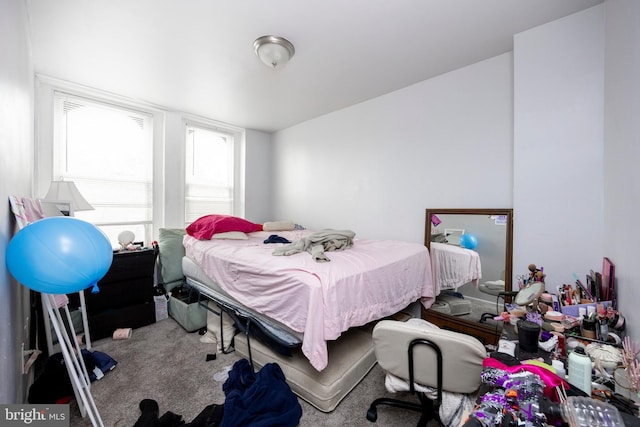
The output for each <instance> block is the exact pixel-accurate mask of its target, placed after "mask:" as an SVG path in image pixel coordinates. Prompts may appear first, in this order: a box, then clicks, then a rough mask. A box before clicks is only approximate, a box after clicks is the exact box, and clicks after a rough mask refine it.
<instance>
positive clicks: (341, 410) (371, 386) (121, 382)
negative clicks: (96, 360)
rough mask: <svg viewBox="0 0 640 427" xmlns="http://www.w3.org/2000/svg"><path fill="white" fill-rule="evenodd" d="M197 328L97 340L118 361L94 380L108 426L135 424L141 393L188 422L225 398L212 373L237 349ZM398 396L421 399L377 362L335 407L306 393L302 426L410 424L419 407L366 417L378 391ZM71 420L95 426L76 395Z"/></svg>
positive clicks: (153, 328) (159, 328)
mask: <svg viewBox="0 0 640 427" xmlns="http://www.w3.org/2000/svg"><path fill="white" fill-rule="evenodd" d="M199 338H200V336H199V335H198V334H197V333H187V332H185V330H184V329H182V328H181V327H180V325H179V324H178V323H176V322H175V321H174V320H173V319H170V318H169V319H165V320H162V321H160V322H157V323H155V324H152V325H149V326H145V327H143V328H139V329H135V330H134V331H133V334H132V336H131V338H130V339H128V340H112V339H111V338H106V339H103V340H99V341H96V342H95V343H93V347H92V350H97V351H101V352H104V353H106V354H108V355H109V356H111V357H112V358H114V359H115V360H116V361H117V362H118V365H117V366H116V368H115V369H114V370H113V371H111V372H110V373H108V374H107V375H106V376H105V377H104V378H102V379H101V380H98V381H96V382H94V383H92V384H91V394H92V396H93V399H94V401H95V403H96V406H97V408H98V411H99V413H100V417H101V418H102V421H103V423H104V425H105V426H107V427H111V426H118V427H123V426H133V424H135V422H136V420H137V419H138V417H139V415H140V410H139V409H138V404H139V402H140V401H141V400H142V399H154V400H156V401H157V402H158V404H159V406H160V414H163V413H164V412H166V411H171V412H173V413H175V414H179V415H182V417H183V420H184V421H186V422H187V423H188V422H190V421H192V420H193V419H194V418H195V417H196V416H197V415H198V414H199V413H200V411H201V410H202V409H204V408H205V406H207V405H209V404H212V403H216V404H222V403H224V393H223V392H222V384H223V382H222V381H216V380H215V379H214V375H215V374H216V373H219V372H221V371H223V370H224V368H225V367H228V366H231V365H233V363H234V362H235V361H236V360H238V359H239V356H237V355H236V354H235V353H231V354H227V355H224V354H218V355H217V357H216V360H212V361H206V358H207V355H208V354H211V353H215V346H214V345H213V344H203V343H201V342H200V341H199ZM384 396H386V397H396V398H398V397H399V398H402V399H404V400H407V401H411V402H417V399H416V398H415V397H413V396H411V395H408V394H391V393H388V392H387V391H386V389H385V387H384V374H383V372H382V370H381V369H380V367H379V366H378V365H376V366H375V367H374V368H373V369H372V370H371V371H370V372H369V374H368V375H367V376H366V377H365V378H364V379H363V380H362V382H360V384H358V386H357V387H356V388H355V389H354V390H353V391H352V392H351V393H350V394H348V395H347V397H346V398H345V399H344V400H343V401H342V402H341V403H340V404H339V405H338V407H337V408H336V409H335V410H334V411H333V412H331V413H324V412H321V411H318V410H317V409H315V408H314V407H313V406H311V405H310V404H308V403H307V402H305V401H304V400H302V399H298V401H299V402H300V404H301V406H302V411H303V414H302V419H301V420H300V424H299V425H300V426H340V427H344V426H370V427H373V426H412V425H416V424H417V422H418V419H419V414H418V413H417V412H412V411H407V410H403V409H398V408H392V407H388V406H382V407H380V409H379V410H378V421H377V422H376V423H375V424H374V423H371V422H369V421H368V420H367V419H366V411H367V409H368V407H369V404H370V403H371V402H372V401H373V400H374V399H376V398H378V397H384ZM71 426H74V427H75V426H78V427H80V426H91V422H90V420H89V417H84V418H82V417H81V416H80V412H79V410H78V407H77V405H76V404H75V401H73V402H72V404H71Z"/></svg>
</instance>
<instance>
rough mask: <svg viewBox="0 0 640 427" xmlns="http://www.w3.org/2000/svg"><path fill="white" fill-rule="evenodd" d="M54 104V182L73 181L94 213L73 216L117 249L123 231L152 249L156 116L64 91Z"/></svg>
mask: <svg viewBox="0 0 640 427" xmlns="http://www.w3.org/2000/svg"><path fill="white" fill-rule="evenodd" d="M53 104H54V111H53V132H54V138H53V169H52V172H53V177H54V178H55V179H60V178H63V179H65V180H70V181H74V182H75V183H76V186H77V187H78V190H79V191H80V193H81V194H82V195H83V196H84V198H85V199H87V201H88V202H89V203H91V205H93V207H94V208H95V210H91V211H80V212H76V213H75V216H76V217H78V218H81V219H84V220H87V221H89V222H91V223H93V224H95V225H97V226H98V227H100V229H102V230H103V231H104V232H105V234H107V236H108V237H109V239H110V240H111V243H112V244H113V245H114V246H116V245H117V243H118V239H117V235H118V234H119V233H120V232H121V231H123V230H131V231H133V232H134V234H135V236H136V241H143V242H145V244H149V243H150V242H151V240H152V238H151V236H152V230H151V224H152V220H153V134H152V129H153V126H152V125H153V116H152V115H151V114H149V113H145V112H140V111H135V110H133V109H128V108H124V107H120V106H117V105H112V104H109V103H103V102H100V101H96V100H89V99H86V98H82V97H78V96H74V95H70V94H67V93H64V92H60V91H55V92H54V94H53Z"/></svg>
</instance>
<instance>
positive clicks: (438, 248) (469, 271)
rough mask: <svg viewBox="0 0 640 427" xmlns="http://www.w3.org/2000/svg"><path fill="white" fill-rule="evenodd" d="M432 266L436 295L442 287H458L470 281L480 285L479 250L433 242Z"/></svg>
mask: <svg viewBox="0 0 640 427" xmlns="http://www.w3.org/2000/svg"><path fill="white" fill-rule="evenodd" d="M431 268H432V269H433V277H434V279H435V288H436V295H439V294H440V291H441V290H442V289H458V287H459V286H462V285H464V284H465V283H469V282H472V283H473V284H474V285H478V281H479V280H480V278H481V277H482V266H481V263H480V255H478V252H476V251H472V250H470V249H465V248H461V247H460V246H454V245H448V244H445V243H436V242H431Z"/></svg>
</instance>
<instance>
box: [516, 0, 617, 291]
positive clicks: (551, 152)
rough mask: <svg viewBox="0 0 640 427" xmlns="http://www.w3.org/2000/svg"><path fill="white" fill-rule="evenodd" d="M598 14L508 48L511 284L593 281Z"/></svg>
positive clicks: (532, 34) (599, 240) (523, 37)
mask: <svg viewBox="0 0 640 427" xmlns="http://www.w3.org/2000/svg"><path fill="white" fill-rule="evenodd" d="M603 102H604V6H603V5H599V6H596V7H593V8H590V9H587V10H585V11H583V12H579V13H576V14H573V15H571V16H568V17H566V18H563V19H560V20H557V21H554V22H550V23H548V24H545V25H542V26H539V27H537V28H534V29H532V30H529V31H525V32H523V33H520V34H517V35H516V36H515V38H514V119H515V120H514V162H513V164H514V205H513V207H514V213H515V222H514V254H513V261H514V264H513V266H514V274H523V273H526V272H527V265H528V264H530V263H533V264H536V265H537V266H538V267H540V266H543V267H544V270H545V273H546V275H547V276H546V285H547V289H548V290H549V291H555V287H556V286H558V285H562V284H564V283H573V281H574V280H573V278H572V273H576V274H578V275H579V277H581V278H582V279H584V278H585V275H586V274H587V273H588V272H589V270H590V269H593V270H594V271H601V268H602V257H603V242H604V240H603V236H604V228H603V227H604V216H603V197H604V193H603V162H602V155H603V151H604V141H603Z"/></svg>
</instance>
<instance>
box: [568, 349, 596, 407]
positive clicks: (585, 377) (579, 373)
mask: <svg viewBox="0 0 640 427" xmlns="http://www.w3.org/2000/svg"><path fill="white" fill-rule="evenodd" d="M568 367H569V383H570V384H571V385H573V386H575V387H577V388H579V389H580V390H582V391H584V392H585V393H586V394H587V395H589V396H591V358H590V357H589V356H587V353H585V351H584V348H583V347H581V346H578V347H576V348H575V349H574V350H573V351H572V352H571V354H569V366H568Z"/></svg>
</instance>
